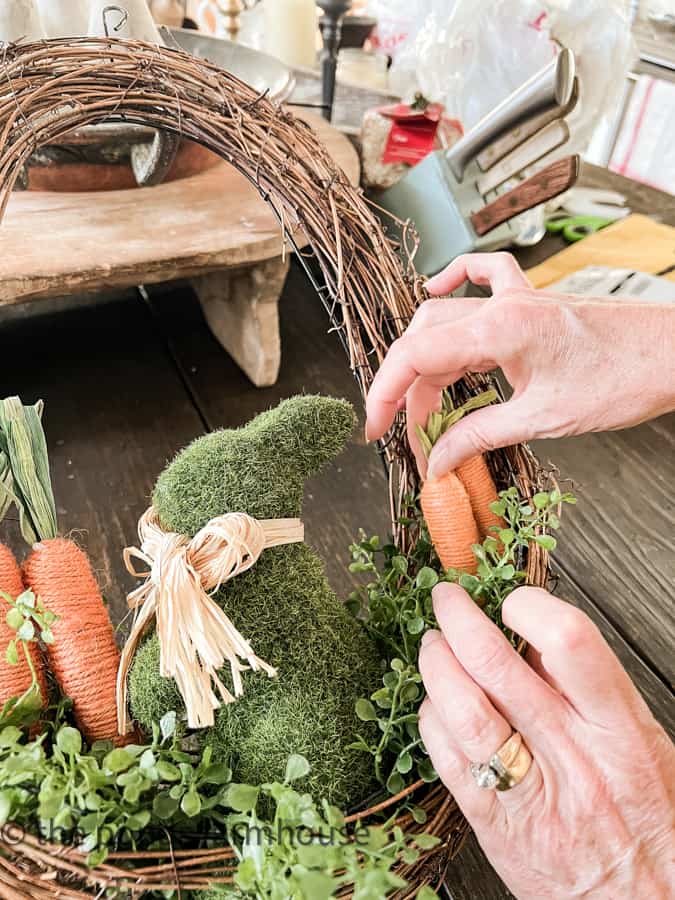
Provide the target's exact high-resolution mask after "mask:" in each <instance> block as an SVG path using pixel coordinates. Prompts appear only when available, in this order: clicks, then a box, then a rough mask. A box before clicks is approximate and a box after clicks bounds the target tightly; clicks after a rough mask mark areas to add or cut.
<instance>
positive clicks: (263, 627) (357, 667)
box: [129, 396, 381, 807]
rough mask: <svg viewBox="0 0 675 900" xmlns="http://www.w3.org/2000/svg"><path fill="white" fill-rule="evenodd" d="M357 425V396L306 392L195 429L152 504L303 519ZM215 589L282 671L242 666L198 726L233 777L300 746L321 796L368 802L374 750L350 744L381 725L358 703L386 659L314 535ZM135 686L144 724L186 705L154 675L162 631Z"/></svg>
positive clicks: (274, 771)
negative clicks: (313, 484)
mask: <svg viewBox="0 0 675 900" xmlns="http://www.w3.org/2000/svg"><path fill="white" fill-rule="evenodd" d="M354 422H355V416H354V411H353V409H352V407H351V406H350V404H349V403H347V402H345V401H342V400H334V399H329V398H324V397H313V396H302V397H295V398H292V399H290V400H286V401H285V402H283V403H282V404H281V405H280V406H278V407H276V408H275V409H272V410H269V411H268V412H265V413H263V414H262V415H260V416H258V417H257V418H256V419H254V420H253V421H252V422H250V423H249V424H248V425H246V426H245V427H243V428H240V429H237V430H230V431H219V432H215V433H213V434H209V435H206V436H205V437H201V438H199V439H198V440H196V441H195V442H194V443H193V444H191V445H190V446H189V447H187V448H186V449H185V450H183V451H182V452H181V453H179V454H178V456H177V457H176V459H175V460H174V461H173V462H172V463H171V464H170V465H169V466H168V467H167V469H166V470H165V471H164V472H163V474H162V475H161V476H160V477H159V480H158V481H157V485H156V487H155V491H154V495H153V503H154V506H155V509H156V510H157V512H158V513H159V516H160V519H161V522H162V525H163V527H164V528H165V529H166V530H169V531H176V532H179V533H181V534H186V535H188V536H193V535H194V534H195V533H196V532H197V531H198V530H199V529H200V528H202V527H203V526H204V525H205V524H206V523H207V522H208V521H209V520H210V519H212V518H214V517H215V516H219V515H222V514H224V513H227V512H246V513H248V514H249V515H251V516H254V517H256V518H258V519H272V518H287V517H288V518H292V517H297V516H300V515H301V510H302V499H303V488H304V483H305V480H306V479H307V478H308V477H309V476H310V475H312V474H314V473H315V472H318V471H319V470H320V469H321V468H322V466H323V465H324V464H325V463H327V462H329V461H330V460H332V459H334V458H335V457H336V456H337V455H338V454H339V453H340V452H341V450H342V449H343V447H344V445H345V443H346V441H347V439H348V437H349V436H350V434H351V432H352V430H353V427H354ZM215 599H216V601H217V602H218V603H219V604H220V605H221V607H222V608H223V609H224V610H225V611H226V613H227V614H228V616H229V617H230V618H231V619H232V621H233V623H234V624H235V626H236V627H237V629H238V630H239V631H240V633H241V634H242V635H244V636H245V637H246V638H247V639H248V640H250V642H251V644H252V646H253V649H254V651H255V653H256V654H257V655H258V656H259V657H261V658H262V659H265V660H266V661H267V662H269V663H270V664H271V665H273V666H274V667H275V668H276V669H277V671H278V676H277V678H276V679H269V678H267V677H266V676H265V675H264V674H262V673H254V672H246V673H245V675H244V696H243V697H241V698H240V699H239V700H237V701H236V702H235V703H233V704H231V705H229V706H224V707H222V708H221V709H219V710H218V711H217V713H216V723H215V727H214V728H213V729H208V730H206V731H205V732H202V733H203V734H204V739H205V741H206V742H207V743H208V744H210V745H212V746H213V748H214V750H215V751H216V754H217V755H218V757H219V758H222V759H226V760H228V761H229V763H230V765H231V766H232V769H233V772H234V780H235V781H240V782H245V783H249V784H258V783H263V782H267V781H272V780H274V779H283V774H284V770H285V766H286V761H287V759H288V757H289V755H290V754H291V753H300V754H302V755H304V756H306V757H307V759H308V760H309V762H310V764H311V767H312V770H311V773H310V775H309V776H308V778H307V780H306V782H305V788H306V789H307V790H309V791H310V792H311V793H312V794H313V795H314V796H315V797H317V798H318V797H326V798H327V799H328V800H329V801H330V802H331V803H334V804H337V805H339V806H343V807H344V806H349V805H350V804H353V803H355V802H358V801H359V800H361V799H363V798H365V797H366V796H367V795H368V794H369V792H370V791H371V789H372V787H373V783H372V781H373V775H372V760H371V759H370V757H369V756H368V755H367V754H364V753H362V752H361V751H358V750H354V749H350V747H349V744H350V743H352V742H353V741H354V739H355V736H356V734H357V733H362V734H364V736H365V735H366V734H369V729H371V728H372V725H371V724H370V723H368V724H367V723H364V722H361V721H359V720H358V719H357V717H356V713H355V710H354V707H355V703H356V701H357V700H358V699H359V698H360V697H367V696H369V695H370V694H371V693H372V692H373V691H374V690H375V689H376V688H377V686H378V684H379V681H380V678H381V667H380V657H379V653H378V651H377V648H376V646H375V645H374V643H373V642H372V641H371V639H370V638H369V637H368V635H367V634H366V633H365V631H364V629H363V628H362V626H361V625H360V623H359V622H358V621H356V620H355V619H354V618H353V617H352V616H351V615H350V614H349V613H348V611H347V610H346V609H345V608H344V607H343V605H342V604H341V603H340V601H339V600H338V599H337V597H336V596H335V594H334V593H333V592H332V591H331V589H330V587H329V585H328V582H327V581H326V576H325V573H324V567H323V563H322V561H321V560H320V558H319V557H318V556H317V554H316V553H314V552H313V551H312V550H311V549H310V548H309V547H308V546H307V545H306V544H289V545H286V546H282V547H275V548H273V549H268V550H265V551H264V553H263V554H262V556H261V557H260V559H259V560H258V562H257V563H256V565H255V566H253V568H252V569H251V570H250V571H248V572H246V573H244V574H242V575H238V576H237V577H236V578H234V579H233V580H232V581H229V582H228V583H227V584H226V585H224V586H223V587H222V588H221V589H220V590H219V592H218V593H217V594H216V595H215ZM227 680H229V674H228V675H227V678H226V681H227ZM129 687H130V699H131V709H132V713H133V714H134V716H135V717H136V718H137V719H138V720H139V721H140V723H141V724H142V725H144V726H146V727H148V726H150V725H151V723H152V722H153V721H155V722H156V721H159V720H160V719H161V717H162V716H163V715H164V714H165V713H166V712H168V711H169V710H173V709H176V710H180V709H181V708H182V701H181V698H180V695H179V693H178V691H177V689H176V686H175V684H174V682H173V681H172V680H171V679H167V678H162V677H161V676H160V675H159V645H158V641H157V638H156V636H154V635H152V636H151V637H149V638H148V639H147V640H146V641H145V643H144V644H143V646H142V647H141V648H140V650H139V652H138V654H137V657H136V660H135V662H134V666H133V669H132V671H131V675H130V679H129ZM369 736H372V734H371V735H369Z"/></svg>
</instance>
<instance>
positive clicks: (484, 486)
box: [417, 391, 504, 574]
mask: <svg viewBox="0 0 675 900" xmlns="http://www.w3.org/2000/svg"><path fill="white" fill-rule="evenodd" d="M496 398H497V394H496V392H495V391H486V392H485V393H483V394H480V395H479V396H477V397H472V398H471V399H470V400H468V401H467V402H466V403H465V404H463V405H462V406H460V407H458V408H457V409H453V408H452V406H451V404H450V402H449V398H448V397H447V394H446V395H445V396H444V405H443V410H442V411H441V412H432V413H431V414H430V416H429V420H428V423H427V428H426V429H423V428H421V427H419V426H418V428H417V435H418V438H419V440H420V443H421V444H422V448H423V449H424V452H425V453H426V455H427V456H429V455H430V454H431V450H432V448H433V446H434V444H435V443H436V441H438V439H439V438H440V437H441V435H443V434H445V432H446V431H447V430H448V429H449V428H451V427H452V426H453V425H454V424H455V423H456V422H458V421H459V420H460V419H461V418H462V417H463V416H464V415H465V414H466V413H467V412H470V411H471V410H473V409H478V408H480V407H482V406H487V405H488V404H489V403H492V402H493V401H494V400H495V399H496ZM497 499H498V497H497V489H496V487H495V483H494V481H493V479H492V476H491V474H490V471H489V469H488V467H487V464H486V462H485V460H484V459H483V457H482V456H477V457H474V458H473V459H471V460H469V461H468V462H466V463H465V464H464V465H463V466H460V467H459V468H458V469H457V471H456V472H447V473H446V474H445V475H444V476H443V477H442V478H438V479H428V480H427V481H425V482H424V484H423V486H422V491H421V494H420V502H421V506H422V512H423V514H424V519H425V521H426V523H427V528H428V529H429V535H430V537H431V541H432V543H433V545H434V548H435V549H436V553H437V554H438V558H439V559H440V561H441V563H442V565H443V567H444V568H446V569H458V570H459V571H461V572H467V573H469V574H475V572H476V569H477V566H478V560H477V559H476V556H475V555H474V553H473V546H474V545H475V544H478V543H480V541H481V540H482V539H483V538H485V537H486V536H488V535H492V534H493V531H492V530H491V529H492V528H493V527H498V528H503V527H504V523H503V520H502V519H500V517H499V516H497V515H495V513H494V512H492V510H491V509H490V504H492V503H494V502H495V501H496V500H497Z"/></svg>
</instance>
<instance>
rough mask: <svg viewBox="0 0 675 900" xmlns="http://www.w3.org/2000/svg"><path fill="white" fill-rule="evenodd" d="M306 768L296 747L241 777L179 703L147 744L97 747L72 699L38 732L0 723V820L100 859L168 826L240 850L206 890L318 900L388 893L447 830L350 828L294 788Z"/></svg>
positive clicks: (190, 840) (162, 835) (187, 839)
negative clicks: (74, 721)
mask: <svg viewBox="0 0 675 900" xmlns="http://www.w3.org/2000/svg"><path fill="white" fill-rule="evenodd" d="M308 774H309V763H308V761H307V760H306V759H305V758H304V757H303V756H300V755H297V754H296V755H292V756H291V757H290V758H289V759H288V761H287V764H286V771H285V777H284V779H283V781H282V782H272V783H267V784H262V785H248V784H239V783H235V782H232V780H231V776H232V773H231V771H230V769H229V768H228V767H227V766H225V765H224V764H222V763H214V762H213V761H212V757H211V750H210V748H206V750H204V752H203V753H197V752H190V751H188V750H186V747H185V741H184V739H182V738H181V735H180V733H179V730H178V728H177V717H176V714H175V713H169V714H167V715H166V716H165V718H164V719H163V720H162V722H161V723H160V724H159V725H156V726H155V727H154V728H153V735H152V741H151V742H150V743H149V744H147V745H144V746H140V745H138V746H137V745H131V746H127V747H124V748H114V747H113V746H112V745H111V744H108V743H104V742H100V743H97V744H94V745H93V747H91V748H90V749H88V748H87V747H86V746H85V744H84V741H83V739H82V735H81V734H80V732H79V731H78V730H77V729H76V728H74V727H72V726H71V725H69V724H67V704H65V703H64V704H61V706H60V707H59V708H58V710H57V711H56V715H55V719H54V722H53V723H52V724H51V725H50V726H48V727H47V728H46V729H45V731H44V732H43V733H42V734H41V735H40V737H39V738H37V739H35V740H28V739H27V738H26V735H25V732H24V731H22V730H21V729H20V728H18V727H15V726H6V727H4V728H3V729H2V730H0V827H2V826H4V825H5V824H6V823H7V822H12V823H14V824H15V825H18V826H23V827H25V828H26V829H27V830H29V831H31V832H33V833H36V834H41V835H43V836H44V837H45V838H46V839H47V840H50V841H55V842H57V843H64V844H68V845H70V844H73V845H76V846H78V847H79V849H80V850H83V851H85V852H88V862H89V864H90V865H91V866H97V865H100V864H102V863H103V862H105V860H106V858H107V857H108V855H109V853H110V852H111V851H112V850H116V849H128V848H132V849H139V848H144V847H148V846H149V847H153V848H161V847H166V846H168V835H169V834H170V835H171V845H172V847H173V848H174V849H176V848H178V847H181V846H186V847H194V846H195V845H196V842H198V844H199V846H201V847H208V846H211V845H214V844H215V845H218V846H220V845H222V844H223V843H224V842H225V840H227V841H228V842H229V843H230V844H231V846H232V847H233V849H234V851H235V855H236V864H235V866H234V867H233V875H234V886H233V887H229V886H228V887H226V888H216V887H214V888H213V889H212V890H210V891H208V892H206V893H204V894H203V895H202V896H203V897H204V898H216V897H223V896H238V897H250V898H256V900H267V898H269V900H321V898H329V897H333V896H335V894H336V893H337V892H338V891H339V890H340V888H342V887H343V886H345V885H348V884H351V883H353V884H354V897H358V898H360V900H382V898H384V897H387V896H388V895H389V894H390V893H391V892H392V891H393V890H394V889H398V888H402V887H405V881H404V880H403V879H401V878H400V877H398V876H397V875H396V874H394V872H393V868H394V866H395V864H396V863H397V861H398V860H399V859H402V860H403V861H404V862H406V863H412V862H414V861H416V860H417V859H418V858H419V856H420V854H421V853H423V852H426V851H429V850H432V849H433V848H434V847H436V846H437V844H438V840H437V839H436V838H434V837H432V836H430V835H426V834H421V835H415V836H414V837H411V836H407V835H405V834H404V833H403V831H402V830H401V829H400V828H399V827H397V826H395V825H393V824H392V823H391V822H389V823H385V824H384V825H382V826H359V825H356V826H354V827H351V828H349V829H348V828H347V826H346V824H345V817H344V814H343V813H342V812H341V811H340V810H339V809H337V808H336V807H334V806H331V805H330V804H329V803H328V802H327V801H326V800H322V801H320V802H317V801H316V800H315V799H314V798H313V797H312V796H311V795H310V794H308V793H304V792H300V791H299V790H296V788H295V787H293V785H294V784H296V783H298V782H301V781H302V780H304V779H306V777H307V776H308ZM183 835H184V840H182V836H183ZM165 896H169V895H165ZM420 896H422V897H424V896H425V895H420ZM428 896H434V895H433V894H429V895H428Z"/></svg>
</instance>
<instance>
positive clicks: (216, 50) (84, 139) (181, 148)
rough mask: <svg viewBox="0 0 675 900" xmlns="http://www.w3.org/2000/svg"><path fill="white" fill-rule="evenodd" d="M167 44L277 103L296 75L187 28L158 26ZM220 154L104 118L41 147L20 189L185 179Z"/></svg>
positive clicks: (264, 57) (127, 185) (66, 188)
mask: <svg viewBox="0 0 675 900" xmlns="http://www.w3.org/2000/svg"><path fill="white" fill-rule="evenodd" d="M162 33H163V36H164V38H165V41H166V43H167V44H168V45H173V46H178V47H180V48H181V49H183V50H185V51H187V52H188V53H191V54H192V55H193V56H196V57H198V58H199V59H208V60H210V61H211V62H214V63H216V64H217V65H219V66H222V67H223V68H224V69H227V70H228V71H229V72H232V74H234V75H236V76H237V77H238V78H240V79H241V80H242V81H245V82H246V83H247V84H249V85H251V87H252V88H254V90H256V91H259V92H260V93H261V94H262V93H264V92H265V91H266V92H267V95H268V97H270V98H271V99H272V100H274V101H276V102H279V103H280V102H282V101H283V100H286V99H287V98H288V97H289V96H290V94H291V93H292V91H293V88H294V87H295V77H294V75H293V73H292V72H291V70H290V69H289V68H288V67H287V66H285V65H284V64H283V63H282V62H281V61H280V60H278V59H275V58H274V57H272V56H269V55H268V54H266V53H261V52H260V51H258V50H254V49H252V48H250V47H245V46H243V45H241V44H236V43H233V42H232V41H228V40H224V39H222V38H217V37H212V36H209V35H204V34H201V33H199V32H195V31H191V30H189V29H185V28H175V29H162ZM218 162H219V158H218V157H216V156H214V154H212V153H210V152H209V151H208V150H206V149H204V148H203V147H199V146H198V145H196V144H193V143H192V142H191V141H183V140H181V139H180V138H176V137H175V136H173V135H169V134H165V133H163V132H158V131H155V130H154V129H152V128H148V127H145V126H143V125H133V124H129V123H128V122H104V123H102V124H100V125H90V126H87V127H85V128H78V129H76V130H74V131H72V132H71V133H70V134H69V135H68V136H67V138H65V139H63V140H61V141H60V142H59V143H58V144H52V145H49V146H47V147H43V148H42V149H41V150H40V151H38V152H37V153H35V154H34V155H33V156H32V157H31V159H30V160H29V162H28V165H27V166H26V173H25V177H24V182H23V185H22V186H23V187H25V188H27V189H28V190H42V191H45V190H47V191H90V190H122V189H126V188H133V187H136V186H150V185H154V184H159V183H161V182H162V181H165V180H176V179H179V178H187V177H189V176H190V175H194V174H196V173H197V172H201V171H204V170H205V169H207V168H209V167H211V166H213V165H216V164H217V163H218Z"/></svg>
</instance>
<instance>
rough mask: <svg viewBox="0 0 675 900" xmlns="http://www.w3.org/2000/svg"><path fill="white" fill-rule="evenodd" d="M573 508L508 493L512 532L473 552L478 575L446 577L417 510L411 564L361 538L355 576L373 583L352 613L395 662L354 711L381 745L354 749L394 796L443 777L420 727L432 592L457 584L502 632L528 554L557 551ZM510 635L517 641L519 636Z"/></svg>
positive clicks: (502, 504) (505, 512)
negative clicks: (421, 666)
mask: <svg viewBox="0 0 675 900" xmlns="http://www.w3.org/2000/svg"><path fill="white" fill-rule="evenodd" d="M575 502H576V500H575V498H574V496H573V495H572V494H568V493H565V494H563V493H561V491H559V490H557V489H555V490H553V491H541V492H538V493H536V494H535V495H534V497H533V498H532V500H531V501H524V500H522V499H521V498H520V496H519V494H518V491H517V489H516V488H515V487H512V488H509V489H508V490H506V491H502V492H501V493H500V494H499V500H498V501H497V502H496V503H494V504H492V509H493V511H494V512H495V513H497V514H498V515H500V516H502V517H503V518H504V520H505V523H506V528H504V529H501V530H497V531H496V533H495V535H494V536H489V537H487V538H486V539H485V540H484V541H483V543H482V544H476V545H474V547H473V552H474V555H475V556H476V558H477V560H478V568H477V572H476V575H468V574H466V573H462V572H459V571H457V570H452V569H450V570H448V571H443V568H442V566H441V564H440V562H439V560H438V558H437V556H436V554H435V552H434V548H433V546H432V544H431V541H430V540H429V537H428V534H427V531H426V528H425V526H424V522H423V519H422V516H421V513H420V511H419V508H418V507H417V506H416V505H415V504H412V503H411V504H410V509H411V512H410V516H409V518H408V519H407V520H406V522H407V524H413V525H416V526H417V527H418V529H419V533H420V538H419V540H418V541H417V543H416V545H415V547H414V549H413V550H412V552H410V553H409V554H408V555H407V556H406V555H404V554H403V553H401V552H400V551H399V549H398V548H397V547H396V546H395V545H393V544H385V545H382V544H381V542H380V540H379V538H377V537H372V538H370V539H367V538H365V536H362V540H361V541H360V542H359V543H357V544H354V545H352V547H351V553H352V564H351V567H350V568H351V571H352V572H354V573H357V574H364V575H367V576H368V579H369V580H368V581H367V583H365V584H364V585H362V586H360V587H359V588H358V589H357V590H356V591H355V592H354V593H353V594H352V596H351V597H350V600H349V606H350V608H351V611H352V613H353V614H354V615H355V616H357V617H359V618H360V619H362V620H363V621H364V623H365V625H366V628H367V629H368V631H369V632H370V633H371V634H372V636H373V637H374V638H375V640H376V641H377V642H378V644H379V645H380V647H381V648H382V651H383V655H384V656H385V657H386V659H387V660H388V661H389V671H387V672H386V673H385V675H384V677H383V679H382V686H381V687H380V688H379V689H378V690H376V691H375V692H374V693H372V694H371V695H370V696H369V698H362V699H360V700H359V701H358V703H357V704H356V713H357V715H358V716H359V718H360V719H361V720H362V721H363V722H369V723H370V722H375V723H376V724H377V726H378V732H379V733H378V736H377V739H376V740H375V741H373V740H369V739H368V738H367V737H366V736H364V735H363V734H359V735H358V736H357V739H356V741H355V742H354V744H353V745H352V746H353V747H355V748H357V749H360V750H362V751H364V752H365V753H368V754H370V755H371V756H372V759H373V765H374V770H375V775H376V777H377V780H378V781H379V783H380V784H381V785H383V786H386V788H387V790H388V791H389V792H390V793H392V794H397V793H399V792H400V791H401V790H403V789H404V788H405V787H406V786H408V785H410V784H412V783H414V782H415V781H417V780H418V779H423V780H425V781H432V780H434V779H435V778H436V777H437V776H436V773H435V772H434V770H433V767H432V765H431V762H430V760H429V757H428V755H427V753H426V750H425V748H424V745H423V742H422V740H421V738H420V734H419V729H418V725H417V723H418V714H419V707H420V705H421V703H422V700H423V699H424V691H423V688H422V684H421V680H422V679H421V677H420V674H419V671H418V668H417V658H418V656H419V650H420V643H421V640H422V636H423V634H424V632H425V631H427V630H428V629H430V628H436V627H437V623H436V619H435V616H434V611H433V602H432V590H433V588H434V587H435V586H436V585H437V584H438V583H439V582H441V581H446V582H456V583H459V584H460V585H461V586H462V587H464V588H465V589H466V590H467V591H468V593H469V594H470V595H471V596H472V597H473V599H474V600H475V601H476V603H478V604H479V605H480V606H481V607H482V608H483V610H484V611H485V613H486V614H487V615H488V616H489V617H490V618H491V619H492V620H493V621H494V622H496V623H497V625H499V627H500V628H504V626H503V623H502V618H501V610H502V605H503V603H504V600H505V599H506V597H507V596H508V595H509V594H510V593H511V591H513V590H514V589H515V588H516V587H517V586H518V585H519V584H522V583H523V582H524V580H525V577H526V575H525V572H524V571H522V565H523V563H524V560H525V552H526V550H527V548H528V546H529V545H530V544H531V543H532V542H535V543H538V544H540V545H541V546H543V547H544V548H545V549H547V550H554V549H555V546H556V542H555V538H554V537H553V536H552V535H551V534H550V531H552V530H556V529H557V528H558V527H559V526H560V519H559V512H558V511H559V507H560V505H561V504H563V503H575ZM504 630H505V632H506V634H507V636H508V637H509V639H510V640H512V641H515V636H514V635H513V634H512V633H511V632H509V631H508V630H506V629H504Z"/></svg>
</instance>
